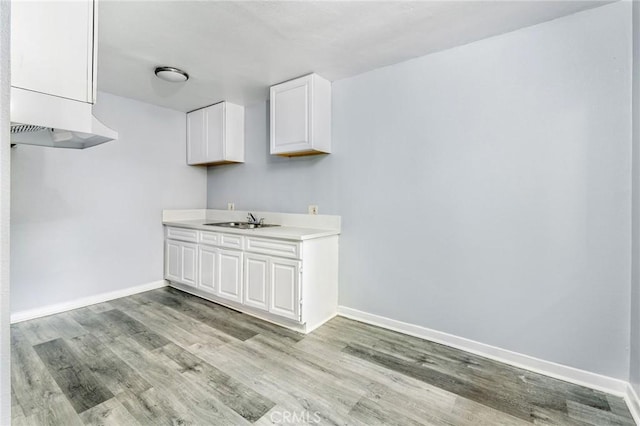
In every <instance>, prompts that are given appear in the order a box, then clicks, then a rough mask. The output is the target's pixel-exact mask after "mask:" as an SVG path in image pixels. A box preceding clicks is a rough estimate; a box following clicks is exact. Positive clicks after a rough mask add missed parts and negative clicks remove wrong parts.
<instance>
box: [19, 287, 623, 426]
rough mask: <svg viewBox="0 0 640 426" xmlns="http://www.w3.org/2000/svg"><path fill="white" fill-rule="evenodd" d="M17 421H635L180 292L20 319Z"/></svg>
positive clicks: (358, 326) (512, 378) (519, 378)
mask: <svg viewBox="0 0 640 426" xmlns="http://www.w3.org/2000/svg"><path fill="white" fill-rule="evenodd" d="M11 335H12V368H11V378H12V394H11V395H12V417H13V423H12V424H14V425H65V426H68V425H81V424H86V425H94V424H95V425H137V424H139V425H163V424H167V425H176V424H177V425H244V424H257V425H267V424H322V425H368V426H370V425H491V426H493V425H526V424H539V425H597V426H606V425H634V423H633V420H632V418H631V414H630V413H629V410H628V408H627V406H626V405H625V403H624V401H623V400H622V399H621V398H618V397H614V396H611V395H607V394H605V393H602V392H599V391H595V390H592V389H588V388H584V387H581V386H577V385H573V384H570V383H566V382H563V381H560V380H556V379H552V378H549V377H546V376H542V375H539V374H535V373H532V372H529V371H526V370H521V369H518V368H515V367H511V366H508V365H505V364H501V363H498V362H495V361H492V360H488V359H486V358H482V357H479V356H476V355H472V354H469V353H467V352H463V351H459V350H456V349H452V348H449V347H446V346H442V345H438V344H435V343H432V342H428V341H425V340H421V339H418V338H414V337H409V336H405V335H402V334H399V333H395V332H392V331H388V330H384V329H381V328H377V327H373V326H369V325H366V324H362V323H359V322H356V321H352V320H348V319H345V318H340V317H337V318H334V319H333V320H331V321H330V322H328V323H327V324H325V325H324V326H322V327H320V328H319V329H318V330H316V331H314V332H313V333H311V334H309V335H306V336H304V335H301V334H298V333H295V332H292V331H290V330H287V329H284V328H281V327H277V326H275V325H272V324H270V323H266V322H263V321H260V320H258V319H255V318H253V317H250V316H248V315H244V314H241V313H239V312H236V311H233V310H230V309H227V308H224V307H222V306H219V305H216V304H214V303H210V302H208V301H205V300H203V299H200V298H197V297H194V296H191V295H188V294H186V293H183V292H180V291H178V290H175V289H170V288H166V289H160V290H154V291H150V292H147V293H142V294H138V295H135V296H130V297H126V298H123V299H118V300H115V301H111V302H108V303H103V304H100V305H94V306H90V307H87V308H82V309H77V310H75V311H70V312H65V313H62V314H58V315H52V316H49V317H46V318H41V319H37V320H32V321H26V322H22V323H18V324H14V325H13V326H12V327H11Z"/></svg>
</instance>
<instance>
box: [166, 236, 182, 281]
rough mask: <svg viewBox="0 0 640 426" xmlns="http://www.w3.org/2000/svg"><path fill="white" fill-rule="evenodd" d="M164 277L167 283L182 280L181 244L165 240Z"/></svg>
mask: <svg viewBox="0 0 640 426" xmlns="http://www.w3.org/2000/svg"><path fill="white" fill-rule="evenodd" d="M164 268H165V270H164V277H165V278H166V279H167V280H169V281H174V282H180V281H181V280H182V244H181V243H180V242H178V241H172V240H166V242H165V244H164Z"/></svg>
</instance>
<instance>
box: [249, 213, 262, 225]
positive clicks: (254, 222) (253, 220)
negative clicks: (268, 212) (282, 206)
mask: <svg viewBox="0 0 640 426" xmlns="http://www.w3.org/2000/svg"><path fill="white" fill-rule="evenodd" d="M247 222H249V224H250V225H262V224H264V218H263V217H262V218H260V220H258V219H256V217H255V216H254V215H253V213H249V214H248V215H247Z"/></svg>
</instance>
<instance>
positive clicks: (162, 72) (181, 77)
mask: <svg viewBox="0 0 640 426" xmlns="http://www.w3.org/2000/svg"><path fill="white" fill-rule="evenodd" d="M156 77H158V78H161V79H163V80H164V81H170V82H171V83H182V82H185V81H187V80H189V74H187V73H186V72H184V71H182V70H181V69H178V68H174V67H157V68H156Z"/></svg>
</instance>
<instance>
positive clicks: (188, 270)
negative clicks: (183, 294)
mask: <svg viewBox="0 0 640 426" xmlns="http://www.w3.org/2000/svg"><path fill="white" fill-rule="evenodd" d="M181 246H182V277H181V281H180V282H182V283H183V284H187V285H191V286H194V287H196V285H197V284H196V280H197V273H198V246H197V245H195V244H191V243H181Z"/></svg>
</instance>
